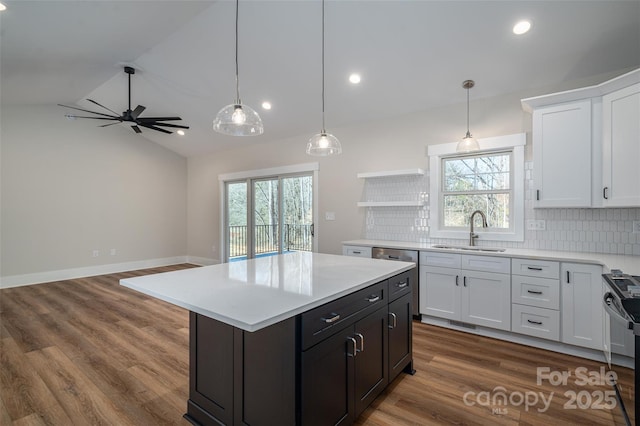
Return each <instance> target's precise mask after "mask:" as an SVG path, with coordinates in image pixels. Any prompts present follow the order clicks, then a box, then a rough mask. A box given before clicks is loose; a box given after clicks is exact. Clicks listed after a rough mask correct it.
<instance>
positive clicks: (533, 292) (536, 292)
mask: <svg viewBox="0 0 640 426" xmlns="http://www.w3.org/2000/svg"><path fill="white" fill-rule="evenodd" d="M527 293H531V294H542V292H541V291H535V290H527Z"/></svg>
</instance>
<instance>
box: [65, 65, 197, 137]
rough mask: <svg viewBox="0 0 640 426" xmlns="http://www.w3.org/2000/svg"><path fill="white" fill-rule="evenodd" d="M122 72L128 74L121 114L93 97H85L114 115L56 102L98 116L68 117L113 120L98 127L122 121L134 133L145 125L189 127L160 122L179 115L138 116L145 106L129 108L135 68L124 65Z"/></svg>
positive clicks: (172, 119)
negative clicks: (126, 89)
mask: <svg viewBox="0 0 640 426" xmlns="http://www.w3.org/2000/svg"><path fill="white" fill-rule="evenodd" d="M124 72H125V73H127V74H128V75H129V107H128V108H127V110H126V111H124V112H123V113H122V115H118V113H117V112H115V111H114V110H112V109H109V108H107V107H106V106H104V105H101V104H99V103H98V102H96V101H94V100H93V99H87V100H88V101H89V102H91V103H93V104H96V105H98V106H99V107H101V108H104V109H106V110H107V111H109V112H112V113H113V114H115V115H111V114H105V113H102V112H95V111H89V110H87V109H82V108H76V107H72V106H69V105H62V104H58V105H59V106H61V107H65V108H71V109H75V110H78V111H84V112H88V113H91V114H96V115H97V116H99V117H88V116H80V115H75V114H66V115H65V117H67V118H70V119H75V118H91V119H94V120H109V121H113V123H108V124H103V125H101V126H98V127H107V126H113V125H114V124H118V123H123V122H127V123H132V124H131V128H132V129H133V130H134V131H135V132H136V133H142V130H141V129H140V127H146V128H147V129H152V130H157V131H159V132H162V133H172V132H171V131H169V130H166V129H163V128H161V127H159V126H162V127H170V128H175V129H188V128H189V126H181V125H178V124H170V123H161V122H162V121H177V120H182V118H180V117H140V114H142V111H144V110H145V109H146V107H144V106H142V105H138V106H137V107H136V108H135V109H134V110H131V74H135V73H136V70H135V69H134V68H133V67H129V66H125V67H124Z"/></svg>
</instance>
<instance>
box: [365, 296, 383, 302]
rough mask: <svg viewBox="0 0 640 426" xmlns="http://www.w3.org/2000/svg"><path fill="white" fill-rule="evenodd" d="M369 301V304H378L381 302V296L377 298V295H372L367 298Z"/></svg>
mask: <svg viewBox="0 0 640 426" xmlns="http://www.w3.org/2000/svg"><path fill="white" fill-rule="evenodd" d="M367 300H368V301H369V303H373V302H377V301H378V300H380V296H376V295H375V294H372V295H371V296H369V297H368V298H367Z"/></svg>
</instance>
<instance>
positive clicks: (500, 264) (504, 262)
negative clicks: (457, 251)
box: [462, 254, 511, 274]
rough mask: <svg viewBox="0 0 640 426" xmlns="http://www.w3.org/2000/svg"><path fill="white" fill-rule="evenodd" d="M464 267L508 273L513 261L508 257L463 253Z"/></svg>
mask: <svg viewBox="0 0 640 426" xmlns="http://www.w3.org/2000/svg"><path fill="white" fill-rule="evenodd" d="M462 269H468V270H471V271H485V272H498V273H500V274H508V273H510V272H511V261H510V260H509V258H508V257H492V256H473V255H467V254H463V255H462Z"/></svg>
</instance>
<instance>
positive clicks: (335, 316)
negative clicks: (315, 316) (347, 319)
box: [322, 312, 340, 324]
mask: <svg viewBox="0 0 640 426" xmlns="http://www.w3.org/2000/svg"><path fill="white" fill-rule="evenodd" d="M331 315H333V316H332V317H331V318H322V321H324V322H325V323H326V324H331V323H334V322H336V321H338V320H339V319H340V314H336V313H334V312H331Z"/></svg>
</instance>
